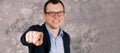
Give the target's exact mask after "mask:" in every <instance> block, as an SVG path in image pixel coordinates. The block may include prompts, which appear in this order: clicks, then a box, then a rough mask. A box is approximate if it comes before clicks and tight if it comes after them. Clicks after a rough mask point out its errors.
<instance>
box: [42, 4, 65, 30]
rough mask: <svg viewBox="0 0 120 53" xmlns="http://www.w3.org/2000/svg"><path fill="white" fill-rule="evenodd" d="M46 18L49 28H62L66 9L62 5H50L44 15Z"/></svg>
mask: <svg viewBox="0 0 120 53" xmlns="http://www.w3.org/2000/svg"><path fill="white" fill-rule="evenodd" d="M44 18H45V21H46V24H47V25H48V26H49V27H51V28H53V29H57V28H60V25H61V24H62V22H63V20H64V9H63V6H62V4H61V3H58V4H52V3H49V4H48V5H47V8H46V13H44Z"/></svg>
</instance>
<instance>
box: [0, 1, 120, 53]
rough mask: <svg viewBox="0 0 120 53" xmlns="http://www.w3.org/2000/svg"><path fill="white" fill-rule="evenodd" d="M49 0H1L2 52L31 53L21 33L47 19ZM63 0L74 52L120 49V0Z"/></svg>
mask: <svg viewBox="0 0 120 53" xmlns="http://www.w3.org/2000/svg"><path fill="white" fill-rule="evenodd" d="M46 1H47V0H0V53H28V48H27V47H26V46H23V45H22V44H21V42H20V37H21V35H22V33H23V32H24V31H25V30H26V29H27V28H28V27H29V26H31V25H33V24H42V23H44V20H43V17H42V13H43V6H44V3H45V2H46ZM62 1H63V3H64V4H65V7H66V14H65V15H66V16H65V22H64V24H63V26H62V28H63V29H64V30H65V31H67V32H68V33H69V34H70V37H71V53H120V0H62Z"/></svg>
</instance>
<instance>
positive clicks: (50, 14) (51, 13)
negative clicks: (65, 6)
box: [45, 11, 65, 16]
mask: <svg viewBox="0 0 120 53" xmlns="http://www.w3.org/2000/svg"><path fill="white" fill-rule="evenodd" d="M45 13H46V14H48V15H49V16H55V15H57V16H63V15H64V14H65V11H59V12H45Z"/></svg>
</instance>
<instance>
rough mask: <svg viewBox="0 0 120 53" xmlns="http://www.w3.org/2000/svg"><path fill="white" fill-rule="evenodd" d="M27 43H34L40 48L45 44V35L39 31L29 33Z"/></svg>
mask: <svg viewBox="0 0 120 53" xmlns="http://www.w3.org/2000/svg"><path fill="white" fill-rule="evenodd" d="M25 38H26V42H28V43H33V44H34V45H36V46H40V45H41V44H42V43H43V33H42V32H37V31H29V32H27V33H26V36H25Z"/></svg>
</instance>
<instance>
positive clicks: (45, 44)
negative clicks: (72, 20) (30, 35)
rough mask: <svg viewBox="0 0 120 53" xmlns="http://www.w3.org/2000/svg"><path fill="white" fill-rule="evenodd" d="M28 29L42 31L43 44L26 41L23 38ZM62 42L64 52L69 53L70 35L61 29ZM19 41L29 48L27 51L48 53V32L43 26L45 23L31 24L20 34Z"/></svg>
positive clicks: (30, 52)
mask: <svg viewBox="0 0 120 53" xmlns="http://www.w3.org/2000/svg"><path fill="white" fill-rule="evenodd" d="M28 31H39V32H43V33H44V38H43V44H42V45H41V46H35V45H34V44H32V43H27V42H26V40H25V35H26V33H27V32H28ZM63 34H64V35H63V37H62V38H63V44H64V52H65V53H70V36H69V35H68V34H67V33H66V32H64V31H63ZM21 42H22V44H23V45H26V46H28V48H29V53H49V51H50V47H51V42H50V37H49V34H48V31H47V29H46V27H45V24H43V25H42V26H40V25H33V26H31V27H30V28H29V29H28V30H27V31H26V32H25V33H24V34H23V35H22V36H21Z"/></svg>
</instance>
